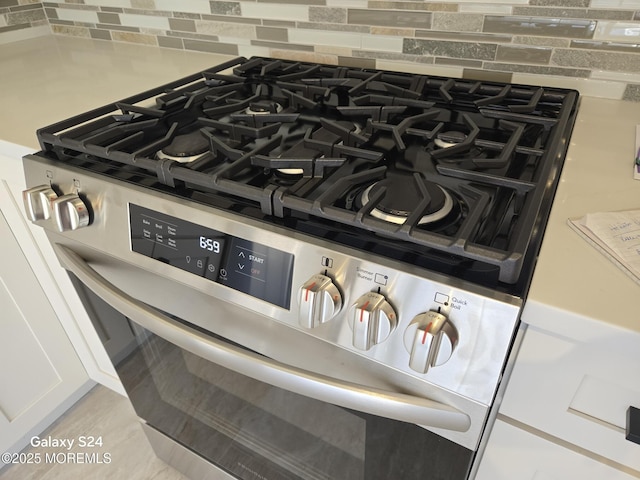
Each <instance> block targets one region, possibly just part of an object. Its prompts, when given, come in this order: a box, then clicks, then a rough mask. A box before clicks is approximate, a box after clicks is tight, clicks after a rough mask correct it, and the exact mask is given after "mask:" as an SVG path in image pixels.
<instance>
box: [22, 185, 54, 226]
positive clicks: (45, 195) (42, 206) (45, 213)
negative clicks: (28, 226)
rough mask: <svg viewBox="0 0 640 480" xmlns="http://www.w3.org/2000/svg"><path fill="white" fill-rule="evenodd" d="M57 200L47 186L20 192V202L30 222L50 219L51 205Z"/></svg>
mask: <svg viewBox="0 0 640 480" xmlns="http://www.w3.org/2000/svg"><path fill="white" fill-rule="evenodd" d="M56 198H58V195H57V194H56V192H54V191H53V189H52V188H51V187H50V186H49V185H38V186H37V187H33V188H29V189H27V190H25V191H23V192H22V201H23V202H24V210H25V212H26V214H27V217H28V218H29V220H31V221H32V222H37V221H38V220H48V219H49V218H51V213H52V211H53V207H52V205H51V203H52V202H53V201H54V200H55V199H56Z"/></svg>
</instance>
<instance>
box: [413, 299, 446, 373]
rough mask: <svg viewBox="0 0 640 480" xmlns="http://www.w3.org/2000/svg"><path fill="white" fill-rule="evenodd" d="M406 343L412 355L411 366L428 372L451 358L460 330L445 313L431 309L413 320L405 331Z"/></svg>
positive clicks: (422, 371) (418, 370)
mask: <svg viewBox="0 0 640 480" xmlns="http://www.w3.org/2000/svg"><path fill="white" fill-rule="evenodd" d="M404 343H405V347H406V348H407V350H408V351H409V355H410V358H409V366H410V367H411V368H412V369H414V370H415V371H416V372H420V373H427V372H428V371H429V369H430V368H431V367H437V366H440V365H443V364H444V363H446V362H447V361H448V360H449V359H450V358H451V355H452V354H453V351H454V349H455V347H456V344H457V343H458V332H457V330H456V327H454V326H453V324H452V323H451V322H450V321H449V319H448V318H447V317H446V316H445V315H443V314H441V313H438V312H434V311H429V312H425V313H421V314H420V315H418V316H416V317H415V318H414V319H413V320H412V321H411V323H410V324H409V328H407V330H406V331H405V333H404Z"/></svg>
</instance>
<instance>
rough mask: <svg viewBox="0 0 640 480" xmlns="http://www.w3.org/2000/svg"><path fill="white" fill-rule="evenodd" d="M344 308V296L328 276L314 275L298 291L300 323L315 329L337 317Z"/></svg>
mask: <svg viewBox="0 0 640 480" xmlns="http://www.w3.org/2000/svg"><path fill="white" fill-rule="evenodd" d="M341 308H342V295H341V294H340V291H339V290H338V287H336V285H335V284H334V283H333V280H332V279H331V278H329V277H327V276H326V275H321V274H318V275H314V276H313V277H311V278H310V279H309V280H307V281H306V282H305V284H304V285H302V287H300V290H299V291H298V321H299V323H300V325H301V326H303V327H305V328H315V327H317V326H319V325H322V324H323V323H325V322H328V321H329V320H331V319H332V318H333V317H335V316H336V315H337V314H338V312H339V311H340V309H341Z"/></svg>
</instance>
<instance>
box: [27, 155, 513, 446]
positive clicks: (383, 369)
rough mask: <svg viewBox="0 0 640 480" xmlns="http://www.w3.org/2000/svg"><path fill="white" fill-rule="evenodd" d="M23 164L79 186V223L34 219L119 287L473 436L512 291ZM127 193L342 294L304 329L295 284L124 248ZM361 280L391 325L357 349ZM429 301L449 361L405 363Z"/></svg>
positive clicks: (487, 398) (34, 173) (37, 176)
mask: <svg viewBox="0 0 640 480" xmlns="http://www.w3.org/2000/svg"><path fill="white" fill-rule="evenodd" d="M24 167H25V172H26V177H27V184H28V185H42V184H46V183H49V182H50V183H51V184H52V185H54V186H55V188H57V189H59V191H63V192H65V191H66V192H69V191H80V192H81V193H82V198H83V199H84V200H85V201H86V202H87V204H88V205H89V206H90V208H91V210H92V215H93V217H92V223H91V225H89V227H87V228H81V229H78V230H74V231H69V232H65V233H59V232H58V229H57V226H56V224H55V222H54V221H53V220H52V219H49V220H46V221H40V222H38V224H39V225H42V226H43V227H44V228H45V229H46V230H47V235H48V236H49V238H50V239H51V241H52V242H53V243H60V244H63V245H66V246H68V247H70V248H72V250H73V251H75V252H77V253H78V254H80V255H81V256H82V257H83V258H84V259H85V260H86V261H87V262H88V263H89V264H90V265H91V268H93V269H94V270H96V271H97V272H98V273H99V274H100V275H101V276H103V277H105V278H106V279H107V280H108V281H110V282H111V283H113V284H114V285H116V286H117V287H118V288H119V289H120V290H123V291H126V292H128V293H130V294H131V295H132V296H133V297H135V298H136V299H137V300H140V301H143V302H145V303H148V304H151V305H153V306H154V307H156V308H158V309H161V310H164V311H166V312H169V313H171V314H172V315H175V316H177V317H179V318H185V319H188V320H189V321H190V322H192V323H194V324H196V325H198V326H200V327H202V328H204V329H206V330H210V331H213V332H215V333H218V334H219V335H222V336H224V337H226V338H229V339H231V340H232V341H234V342H237V343H239V344H242V345H246V346H247V347H248V348H251V349H253V350H255V351H258V352H260V353H262V354H264V355H266V356H269V357H270V358H273V359H275V360H277V361H278V362H281V363H283V364H287V365H295V366H296V367H298V368H302V369H305V370H308V371H313V372H315V373H316V374H318V375H326V376H331V377H333V376H335V374H338V376H339V378H340V379H341V381H348V382H352V383H360V384H363V385H369V386H372V387H377V388H381V389H383V390H388V391H393V392H403V393H405V394H407V393H410V394H411V395H415V396H420V397H423V398H429V399H431V400H433V401H435V402H438V403H440V404H445V405H448V406H450V407H452V408H454V409H457V410H459V411H461V412H464V413H465V414H466V415H468V416H469V419H470V422H471V425H470V427H469V429H468V430H467V431H466V432H456V431H453V430H448V429H442V428H433V427H428V429H429V430H431V431H433V432H435V433H438V434H439V435H442V436H443V437H445V438H448V439H451V440H453V441H455V442H457V443H459V444H460V445H464V446H466V447H467V448H470V449H475V448H476V446H477V444H478V441H479V439H480V436H481V433H482V430H483V428H484V422H485V419H486V415H487V411H488V407H489V405H491V402H492V400H493V396H494V392H495V388H496V385H497V383H498V381H499V378H500V374H501V370H502V366H503V362H504V358H505V355H506V352H507V351H508V349H509V345H510V342H511V338H512V335H513V333H514V329H515V328H516V325H517V319H518V313H519V308H520V303H521V301H520V300H519V299H517V298H515V297H512V296H509V295H505V294H501V293H499V292H495V291H493V290H489V289H486V288H482V287H478V286H474V285H471V284H466V283H463V282H461V281H457V280H451V279H450V278H447V277H444V276H441V275H437V274H433V273H432V272H428V271H425V270H423V269H419V268H416V267H413V266H411V265H407V264H400V263H397V262H394V261H390V260H388V259H385V258H382V257H377V256H374V255H366V256H365V255H364V254H362V253H360V252H358V251H355V250H352V249H348V248H346V247H340V246H337V245H336V244H333V243H330V242H326V241H323V240H318V239H314V238H310V237H308V236H305V235H303V234H300V233H297V232H292V231H289V230H285V229H282V228H279V227H276V226H273V225H266V224H262V223H258V222H257V221H253V220H251V219H246V218H239V217H238V216H237V215H234V214H231V213H228V212H226V211H220V210H215V209H212V208H209V207H206V206H204V205H200V204H197V203H194V202H189V201H187V200H183V199H180V198H177V197H173V196H170V195H166V194H162V193H159V192H155V191H150V190H148V189H144V188H142V187H138V186H136V185H133V184H124V183H121V182H118V181H116V180H109V179H105V178H104V177H99V176H96V175H93V174H89V173H87V172H85V171H80V170H74V169H71V168H69V169H64V168H60V167H59V166H58V165H57V164H55V163H53V162H50V161H48V160H47V159H44V158H42V157H37V156H31V157H26V158H25V161H24ZM130 203H131V204H136V205H140V206H143V207H145V208H148V209H152V210H155V211H158V212H162V213H163V214H166V215H171V216H174V217H177V218H182V219H188V220H189V221H190V222H193V223H196V224H199V225H202V226H205V227H207V228H213V229H215V230H217V231H220V232H223V233H226V234H230V235H234V236H236V237H239V238H243V239H246V240H248V241H255V242H258V243H260V244H263V245H265V246H268V247H272V248H276V249H279V250H282V251H286V252H290V253H291V254H292V255H294V257H295V261H294V270H293V282H292V287H291V288H292V289H295V291H296V292H298V291H301V290H300V289H302V288H303V286H304V285H305V284H307V281H308V280H309V279H310V278H312V277H313V276H314V275H318V274H322V275H325V276H327V277H329V278H331V279H332V282H333V283H334V285H335V286H336V288H337V290H338V291H339V292H340V293H341V295H342V298H343V306H342V308H341V309H340V310H339V311H338V312H337V313H336V315H335V316H334V317H333V318H332V319H331V320H329V321H326V322H325V323H322V324H320V325H318V326H317V327H315V328H312V329H309V328H306V327H303V326H301V325H300V308H301V306H300V304H299V300H298V297H297V295H295V292H294V295H292V296H291V298H292V300H291V304H290V305H289V308H281V307H278V306H275V305H273V304H270V303H267V302H264V301H262V300H259V299H257V298H254V297H251V296H249V295H247V294H244V293H242V292H239V291H235V290H232V289H230V288H227V287H225V286H224V285H220V284H217V283H214V282H212V281H210V280H207V279H206V278H202V277H199V276H197V275H194V274H191V273H189V272H186V271H183V270H180V269H177V268H175V267H172V266H170V265H166V264H164V263H162V262H159V261H157V260H154V259H151V258H148V257H146V256H143V255H140V254H138V253H136V252H133V251H132V250H131V245H130V239H129V236H128V235H127V234H123V232H128V231H129V228H130V225H129V212H128V208H129V204H130ZM159 292H162V293H159ZM370 292H373V293H376V294H377V293H379V294H380V295H383V296H384V297H385V298H386V299H387V300H388V302H389V304H390V305H392V306H393V309H394V310H395V314H396V321H397V328H396V329H395V330H394V331H393V332H391V333H390V335H389V336H388V338H387V339H386V340H384V341H382V342H381V343H379V344H377V345H374V346H372V347H371V348H370V349H369V350H366V351H364V350H360V349H358V348H356V347H354V346H353V330H352V328H351V327H350V326H349V315H350V314H351V315H353V311H354V308H353V305H355V303H356V301H357V299H358V298H360V297H362V296H363V295H365V294H367V293H370ZM195 305H197V308H196V307H194V306H195ZM438 307H440V309H441V312H442V313H443V314H445V315H446V316H447V317H448V318H449V321H450V322H451V324H452V325H454V326H455V329H456V330H457V332H458V334H459V341H458V345H457V347H456V349H455V352H454V353H453V355H452V356H451V358H450V359H449V361H447V362H446V363H445V364H443V365H442V366H439V367H438V368H432V369H429V370H428V372H427V373H426V374H420V373H418V372H416V371H414V370H413V369H412V368H411V367H410V365H409V357H410V355H409V352H408V351H407V349H406V348H405V344H404V332H405V330H406V329H407V328H408V326H409V324H410V322H411V321H412V319H413V318H414V317H416V316H417V315H419V314H421V313H423V312H425V311H429V310H434V309H437V308H438ZM225 318H233V319H234V322H225V321H223V319H225ZM345 365H348V366H349V368H345Z"/></svg>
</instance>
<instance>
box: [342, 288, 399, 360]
mask: <svg viewBox="0 0 640 480" xmlns="http://www.w3.org/2000/svg"><path fill="white" fill-rule="evenodd" d="M397 318H398V316H397V315H396V312H395V310H394V309H393V307H392V306H391V305H389V302H387V299H386V298H385V297H384V295H381V294H379V293H375V292H367V293H365V294H364V295H362V296H361V297H360V298H358V299H357V300H356V303H355V304H354V305H353V307H352V309H351V315H350V316H349V326H350V327H351V329H352V330H353V337H352V338H353V346H354V347H356V348H357V349H358V350H369V349H371V347H373V346H374V345H378V344H379V343H382V342H384V341H385V340H386V339H387V338H388V337H389V335H390V334H391V332H393V330H394V329H395V328H396V325H397Z"/></svg>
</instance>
